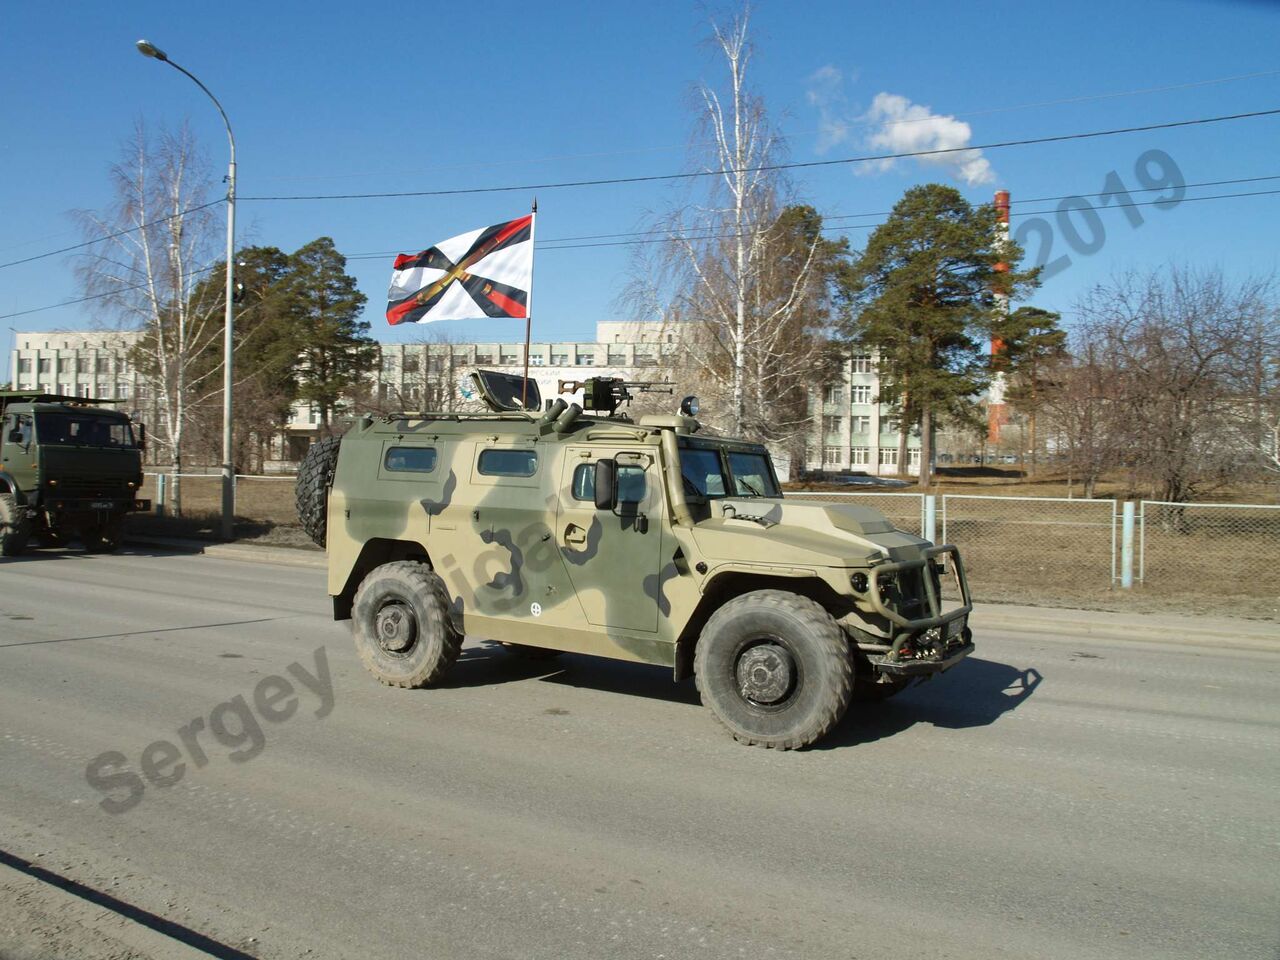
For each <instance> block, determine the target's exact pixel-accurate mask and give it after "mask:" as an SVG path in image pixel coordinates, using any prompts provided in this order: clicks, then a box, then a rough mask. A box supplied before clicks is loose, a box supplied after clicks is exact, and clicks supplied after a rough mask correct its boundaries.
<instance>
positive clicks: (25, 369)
mask: <svg viewBox="0 0 1280 960" xmlns="http://www.w3.org/2000/svg"><path fill="white" fill-rule="evenodd" d="M18 372H19V373H30V372H31V358H30V357H24V358H23V359H21V360H19V361H18Z"/></svg>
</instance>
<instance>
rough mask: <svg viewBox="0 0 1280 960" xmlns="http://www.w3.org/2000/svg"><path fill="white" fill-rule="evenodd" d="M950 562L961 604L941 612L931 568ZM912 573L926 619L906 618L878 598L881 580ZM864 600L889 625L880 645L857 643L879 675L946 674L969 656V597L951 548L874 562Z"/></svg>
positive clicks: (961, 566) (956, 553)
mask: <svg viewBox="0 0 1280 960" xmlns="http://www.w3.org/2000/svg"><path fill="white" fill-rule="evenodd" d="M940 556H947V557H949V558H950V562H949V563H948V566H949V567H950V569H951V572H952V575H953V576H954V578H955V583H956V586H957V588H958V589H959V591H960V603H961V605H960V606H958V607H956V608H954V609H952V610H947V611H945V612H944V611H943V609H942V597H941V590H940V589H939V585H938V584H936V583H935V582H934V580H933V576H932V570H931V564H932V561H933V560H934V558H935V557H940ZM912 574H916V575H917V577H918V580H919V587H920V591H919V592H920V593H921V594H923V600H924V606H925V609H926V611H927V614H928V615H927V616H924V617H915V618H911V617H907V616H905V615H904V614H902V613H901V612H899V611H898V610H894V609H893V608H891V607H890V606H889V605H888V604H886V603H885V602H884V600H883V599H882V598H881V596H880V585H881V580H882V579H887V578H890V577H896V578H902V577H904V576H910V575H912ZM868 580H869V585H868V589H867V591H866V599H867V600H868V602H869V603H870V604H871V607H872V609H874V610H875V612H876V613H878V614H879V615H880V616H882V617H884V619H885V620H887V621H888V622H889V623H890V624H892V625H893V629H892V632H891V634H890V636H889V637H888V638H887V639H888V641H889V642H888V643H884V642H879V643H876V642H865V641H860V642H859V643H858V648H859V649H860V650H861V651H862V652H863V653H865V654H866V655H867V659H868V660H869V661H870V662H871V664H872V666H873V667H875V668H876V670H877V671H878V672H880V673H885V674H892V675H894V676H899V677H919V676H927V675H929V674H934V673H941V672H942V671H944V670H949V669H950V668H951V667H953V666H955V665H956V664H957V663H959V662H960V661H961V660H963V659H964V658H965V657H967V656H968V655H969V654H971V653H972V652H973V649H974V647H973V634H972V632H971V631H970V630H969V614H970V613H972V612H973V598H972V596H971V595H970V593H969V581H968V580H967V579H966V578H965V573H964V563H963V562H962V561H961V559H960V551H959V550H957V549H956V548H955V547H954V546H952V545H950V544H943V545H941V546H936V547H929V548H928V549H926V550H924V551H922V552H921V555H920V558H919V559H918V560H903V561H899V562H897V563H883V564H877V565H876V566H874V567H871V568H870V570H868Z"/></svg>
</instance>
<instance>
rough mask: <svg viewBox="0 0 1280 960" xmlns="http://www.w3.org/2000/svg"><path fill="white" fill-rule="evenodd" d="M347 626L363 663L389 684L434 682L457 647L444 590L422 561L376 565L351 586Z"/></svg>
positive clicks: (458, 638)
mask: <svg viewBox="0 0 1280 960" xmlns="http://www.w3.org/2000/svg"><path fill="white" fill-rule="evenodd" d="M351 628H352V632H353V633H354V635H355V641H356V650H357V652H358V653H359V654H360V659H361V660H362V661H363V662H364V665H365V667H366V668H367V669H368V671H369V672H370V673H372V674H373V675H374V676H375V677H377V678H378V679H379V680H380V681H382V682H383V683H385V684H387V685H388V686H392V687H425V686H429V685H430V684H433V683H438V682H439V681H440V680H441V679H443V678H444V675H445V674H446V673H448V671H449V668H450V667H451V666H453V662H454V661H455V660H457V659H458V653H459V652H460V651H461V649H462V636H461V634H459V633H458V632H457V631H456V630H455V629H454V627H453V623H452V622H451V621H450V619H449V593H448V590H447V589H446V588H445V585H444V581H443V580H441V579H440V577H439V576H438V575H436V574H435V573H432V572H431V568H430V567H429V566H428V565H427V564H425V563H413V562H411V561H405V560H402V561H397V562H395V563H384V564H383V565H382V566H380V567H376V568H375V569H374V570H373V571H372V572H371V573H370V574H369V575H368V576H367V577H365V578H364V580H363V581H362V582H361V584H360V587H359V589H357V590H356V596H355V602H354V604H353V606H352V610H351Z"/></svg>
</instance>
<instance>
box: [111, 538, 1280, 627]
mask: <svg viewBox="0 0 1280 960" xmlns="http://www.w3.org/2000/svg"><path fill="white" fill-rule="evenodd" d="M127 542H129V543H137V544H140V545H145V546H150V547H162V548H169V549H172V550H174V551H181V552H187V553H199V554H203V555H204V556H206V557H216V558H219V559H223V560H243V561H247V562H250V563H273V564H279V565H282V566H293V567H309V568H311V569H317V570H322V569H324V568H325V567H326V566H327V563H328V560H327V555H326V554H325V553H324V551H321V550H311V549H305V548H301V549H295V548H291V547H271V546H266V545H261V544H249V543H207V542H205V541H201V540H179V539H172V538H167V537H143V536H135V537H129V538H127ZM1050 611H1052V612H1050ZM971 617H972V622H973V624H974V626H976V627H977V628H978V629H979V630H999V631H1004V632H1017V633H1030V634H1039V635H1055V636H1071V637H1088V638H1092V639H1097V640H1116V641H1129V642H1133V641H1141V642H1149V643H1164V644H1182V645H1196V646H1213V647H1222V648H1229V649H1235V650H1262V651H1276V652H1280V624H1274V623H1264V622H1259V621H1255V620H1235V621H1224V620H1223V619H1222V618H1217V620H1216V622H1215V625H1214V626H1209V627H1207V626H1205V625H1204V623H1203V622H1202V621H1200V620H1196V619H1193V618H1191V617H1169V616H1160V615H1158V614H1140V613H1112V612H1105V611H1095V610H1079V609H1076V608H1073V607H1027V606H1018V605H1012V604H999V603H992V604H977V605H975V607H974V611H973V613H972V614H971Z"/></svg>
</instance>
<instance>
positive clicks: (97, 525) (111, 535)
mask: <svg viewBox="0 0 1280 960" xmlns="http://www.w3.org/2000/svg"><path fill="white" fill-rule="evenodd" d="M121 526H122V524H121V520H120V518H119V517H109V518H108V519H106V520H95V521H94V522H92V523H86V524H84V525H83V526H82V527H81V528H80V542H81V543H82V544H83V545H84V548H85V550H87V551H88V552H89V553H115V552H116V550H118V549H119V548H120V528H121Z"/></svg>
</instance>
